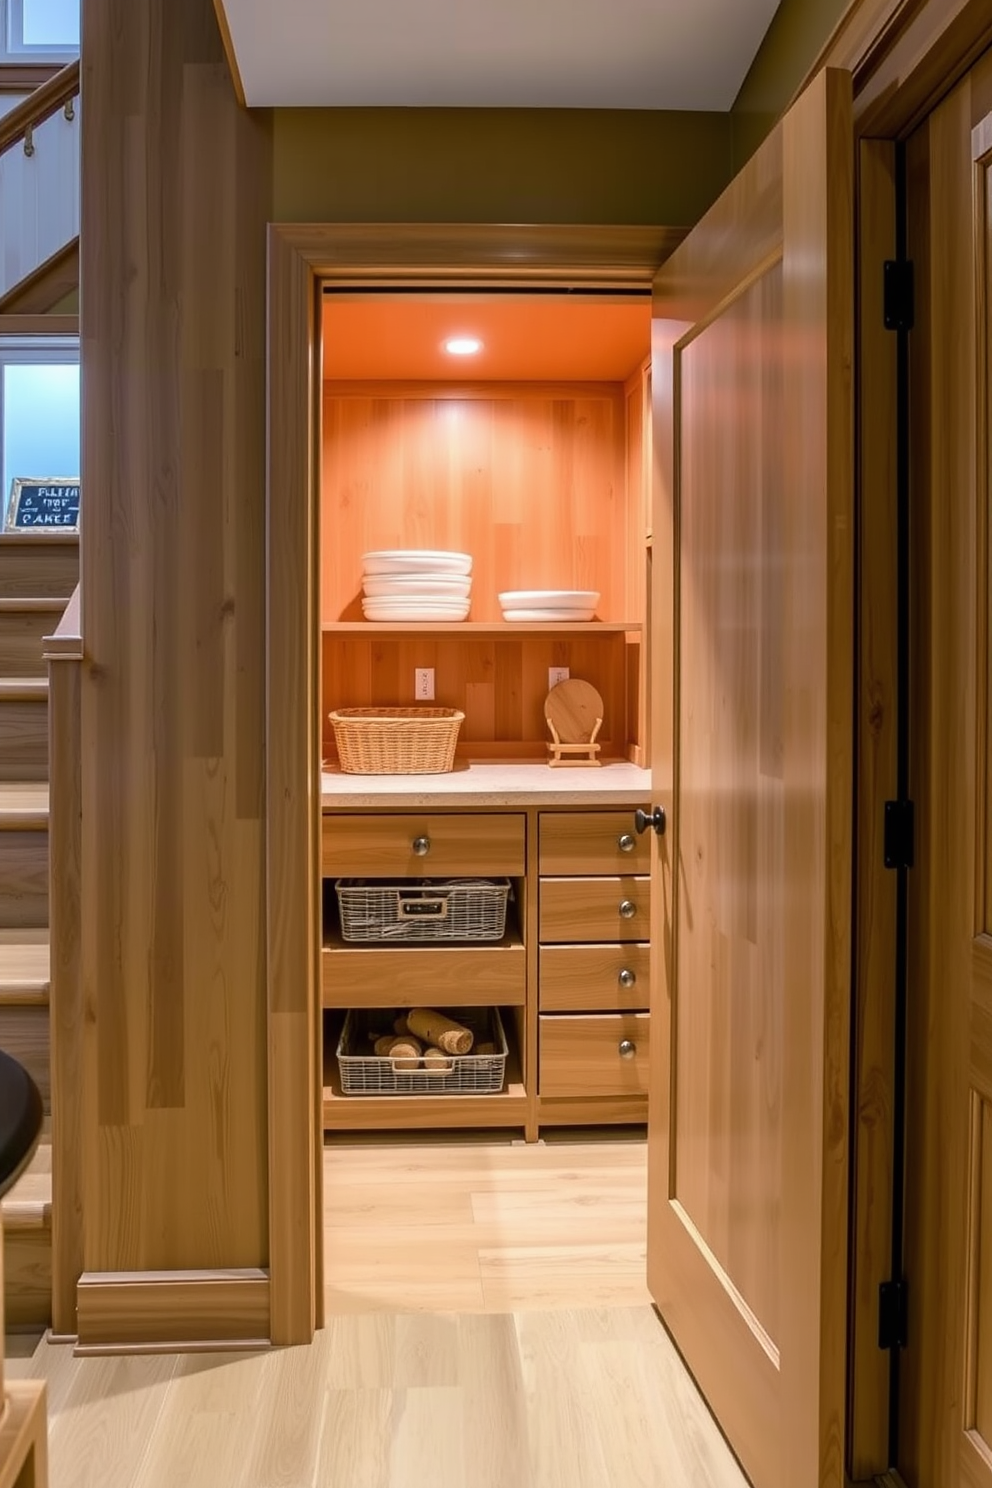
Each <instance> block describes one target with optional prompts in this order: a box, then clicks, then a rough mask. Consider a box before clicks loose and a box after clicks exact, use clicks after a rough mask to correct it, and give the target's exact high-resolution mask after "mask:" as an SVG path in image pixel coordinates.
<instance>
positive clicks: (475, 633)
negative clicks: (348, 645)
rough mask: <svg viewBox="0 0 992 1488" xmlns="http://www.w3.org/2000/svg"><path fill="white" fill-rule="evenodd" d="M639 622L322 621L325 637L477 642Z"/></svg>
mask: <svg viewBox="0 0 992 1488" xmlns="http://www.w3.org/2000/svg"><path fill="white" fill-rule="evenodd" d="M643 628H644V627H643V626H642V624H641V622H640V621H639V620H619V621H618V620H557V621H556V620H540V621H522V620H521V621H510V620H397V621H388V620H325V621H324V624H323V626H322V630H323V632H324V634H325V635H366V636H367V635H393V636H395V635H452V636H465V635H468V636H471V637H473V638H474V639H476V640H478V639H480V638H484V637H486V636H497V637H498V638H499V639H500V640H504V641H505V640H512V639H513V637H514V636H520V635H548V634H559V633H560V634H563V635H625V634H627V635H638V634H640V632H641V631H642V630H643Z"/></svg>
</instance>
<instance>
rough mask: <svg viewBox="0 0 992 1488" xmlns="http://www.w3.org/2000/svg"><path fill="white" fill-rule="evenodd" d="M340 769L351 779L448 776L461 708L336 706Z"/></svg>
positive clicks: (333, 720) (331, 715) (333, 716)
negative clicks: (389, 776)
mask: <svg viewBox="0 0 992 1488" xmlns="http://www.w3.org/2000/svg"><path fill="white" fill-rule="evenodd" d="M327 716H328V718H329V719H330V721H331V726H332V727H333V729H334V742H335V744H336V745H337V750H338V758H339V760H340V761H341V768H342V770H344V771H345V773H346V774H349V775H443V774H444V773H445V772H446V771H448V770H453V769H454V767H455V745H456V744H457V742H458V730H459V729H460V728H461V726H462V723H463V721H464V718H465V714H464V713H462V712H461V711H460V710H459V709H458V708H336V709H335V710H334V711H333V712H332V713H329V714H328V715H327Z"/></svg>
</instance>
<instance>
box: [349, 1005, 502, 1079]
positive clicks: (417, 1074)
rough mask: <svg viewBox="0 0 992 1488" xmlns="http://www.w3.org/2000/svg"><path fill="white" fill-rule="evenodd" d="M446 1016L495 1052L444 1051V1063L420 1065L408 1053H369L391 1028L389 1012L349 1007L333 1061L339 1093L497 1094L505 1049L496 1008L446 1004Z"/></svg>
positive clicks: (393, 1016) (391, 1015)
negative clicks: (414, 1064)
mask: <svg viewBox="0 0 992 1488" xmlns="http://www.w3.org/2000/svg"><path fill="white" fill-rule="evenodd" d="M448 1012H449V1016H450V1017H452V1018H454V1019H456V1020H457V1022H459V1023H461V1024H463V1025H464V1027H466V1028H468V1029H469V1030H470V1031H471V1032H472V1034H473V1035H474V1036H475V1042H476V1044H484V1043H490V1044H492V1045H493V1047H494V1049H495V1053H483V1054H475V1053H471V1054H448V1055H445V1056H444V1062H443V1063H441V1064H435V1065H431V1066H425V1065H424V1062H423V1060H422V1059H421V1060H418V1061H417V1068H416V1069H411V1068H410V1065H411V1063H412V1062H413V1061H412V1060H410V1059H409V1058H404V1059H390V1057H389V1055H388V1054H385V1055H378V1054H373V1053H371V1052H370V1050H371V1047H372V1045H373V1044H374V1043H375V1040H376V1039H377V1038H379V1037H381V1036H382V1035H383V1034H386V1033H392V1031H393V1020H394V1018H395V1017H396V1013H395V1011H393V1012H389V1011H386V1010H385V1009H382V1008H351V1009H350V1010H349V1011H348V1013H347V1014H346V1015H345V1020H344V1027H343V1028H342V1030H341V1037H340V1039H339V1040H338V1047H337V1060H338V1069H339V1070H340V1072H341V1093H342V1095H498V1094H499V1092H500V1091H501V1090H502V1089H503V1078H504V1075H505V1072H506V1056H507V1053H508V1050H507V1044H506V1034H505V1033H504V1032H503V1022H502V1019H501V1018H500V1015H499V1009H498V1008H495V1007H494V1008H452V1009H449V1010H448Z"/></svg>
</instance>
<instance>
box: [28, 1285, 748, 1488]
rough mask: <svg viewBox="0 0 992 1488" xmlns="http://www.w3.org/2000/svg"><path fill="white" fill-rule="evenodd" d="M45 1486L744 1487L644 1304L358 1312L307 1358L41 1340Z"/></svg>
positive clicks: (33, 1369)
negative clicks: (101, 1353)
mask: <svg viewBox="0 0 992 1488" xmlns="http://www.w3.org/2000/svg"><path fill="white" fill-rule="evenodd" d="M9 1372H10V1374H11V1375H12V1376H14V1377H16V1376H18V1375H20V1376H21V1377H24V1376H32V1377H44V1378H46V1379H47V1380H48V1385H49V1419H50V1428H49V1445H50V1485H51V1488H175V1485H176V1484H178V1483H181V1484H183V1488H311V1485H312V1488H318V1485H319V1488H332V1485H333V1488H338V1485H340V1488H662V1485H664V1488H746V1485H745V1479H744V1478H743V1476H742V1475H741V1473H740V1471H739V1469H738V1468H737V1466H736V1464H735V1463H734V1461H733V1458H732V1457H731V1455H730V1451H729V1449H728V1448H727V1446H726V1444H725V1443H724V1441H723V1438H722V1437H721V1436H720V1433H719V1432H718V1431H717V1429H716V1427H715V1426H714V1424H713V1422H712V1420H711V1419H710V1417H709V1414H708V1412H707V1411H706V1408H705V1406H704V1405H703V1403H702V1401H701V1400H700V1398H699V1396H698V1394H697V1393H696V1391H695V1388H694V1387H693V1385H692V1383H691V1381H690V1380H689V1378H688V1376H687V1375H686V1374H685V1371H684V1369H683V1367H682V1365H681V1362H680V1361H679V1359H678V1356H677V1354H676V1353H675V1350H674V1348H673V1347H672V1345H671V1343H670V1341H669V1339H668V1336H667V1334H666V1333H665V1331H664V1329H663V1328H662V1327H661V1325H660V1324H659V1323H658V1321H657V1319H656V1318H655V1316H654V1314H653V1313H652V1312H651V1310H650V1309H649V1308H646V1307H632V1308H625V1307H614V1308H603V1309H582V1310H577V1309H565V1308H562V1309H558V1310H556V1311H550V1312H526V1313H515V1314H502V1315H500V1314H492V1315H485V1314H467V1315H466V1314H463V1315H461V1316H458V1315H452V1314H444V1313H436V1314H427V1313H407V1314H401V1315H396V1314H391V1313H385V1312H377V1313H365V1314H352V1315H348V1316H338V1317H333V1318H331V1319H329V1321H328V1325H327V1327H326V1328H325V1329H324V1330H323V1331H322V1332H321V1333H319V1334H318V1335H317V1338H316V1341H315V1342H314V1343H313V1345H312V1346H311V1347H309V1348H293V1349H285V1350H274V1351H272V1352H270V1353H261V1354H254V1355H241V1354H226V1355H225V1354H200V1355H185V1356H176V1355H159V1356H142V1357H132V1358H118V1359H113V1358H102V1359H100V1358H98V1359H74V1358H73V1357H72V1354H71V1351H70V1350H69V1349H68V1348H67V1347H65V1346H58V1345H49V1344H47V1343H44V1342H43V1343H41V1344H39V1345H38V1348H37V1351H36V1352H35V1354H34V1355H33V1357H32V1358H31V1359H29V1360H25V1359H18V1358H13V1359H11V1360H10V1361H9Z"/></svg>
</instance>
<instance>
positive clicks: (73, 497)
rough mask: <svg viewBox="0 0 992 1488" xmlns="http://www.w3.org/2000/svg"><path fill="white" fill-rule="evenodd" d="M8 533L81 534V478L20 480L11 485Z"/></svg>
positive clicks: (5, 525) (21, 478) (5, 528)
mask: <svg viewBox="0 0 992 1488" xmlns="http://www.w3.org/2000/svg"><path fill="white" fill-rule="evenodd" d="M4 530H5V531H6V532H78V531H79V478H78V477H74V478H72V477H64V478H62V479H57V478H52V479H49V480H42V479H41V478H39V477H31V478H30V479H28V478H26V477H16V478H15V479H14V480H13V481H11V483H10V505H9V506H8V507H7V520H6V522H5V523H4Z"/></svg>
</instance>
